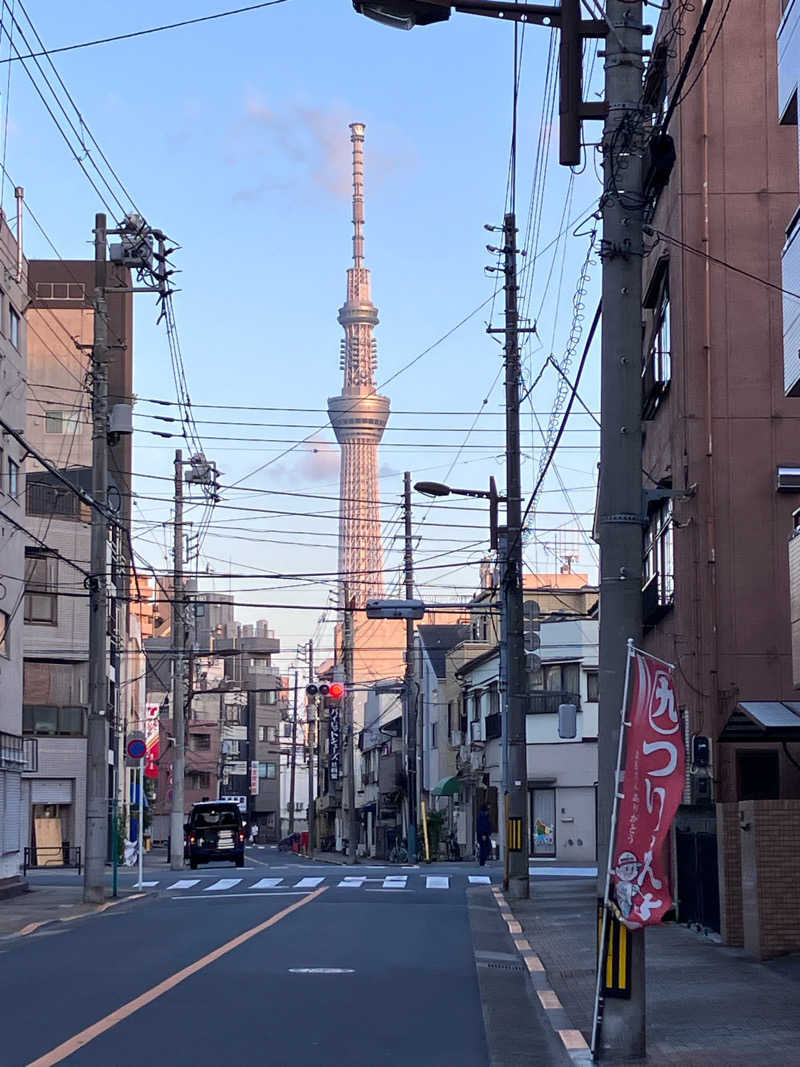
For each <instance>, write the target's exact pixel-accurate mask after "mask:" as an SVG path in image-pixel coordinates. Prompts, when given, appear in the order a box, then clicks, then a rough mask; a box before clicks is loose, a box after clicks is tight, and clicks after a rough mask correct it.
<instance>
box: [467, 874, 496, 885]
mask: <svg viewBox="0 0 800 1067" xmlns="http://www.w3.org/2000/svg"><path fill="white" fill-rule="evenodd" d="M469 884H470V885H491V884H492V880H491V878H490V877H489V875H488V874H471V875H470V876H469Z"/></svg>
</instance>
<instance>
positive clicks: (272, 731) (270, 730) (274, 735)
mask: <svg viewBox="0 0 800 1067" xmlns="http://www.w3.org/2000/svg"><path fill="white" fill-rule="evenodd" d="M277 740H278V728H277V727H276V726H268V727H267V741H268V742H269V743H270V744H271V745H274V744H275V742H276V741H277Z"/></svg>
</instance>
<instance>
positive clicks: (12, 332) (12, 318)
mask: <svg viewBox="0 0 800 1067" xmlns="http://www.w3.org/2000/svg"><path fill="white" fill-rule="evenodd" d="M8 336H9V337H10V339H11V344H12V345H13V346H14V348H19V315H18V314H17V312H16V311H15V310H14V308H12V307H9V309H8Z"/></svg>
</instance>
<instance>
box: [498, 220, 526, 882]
mask: <svg viewBox="0 0 800 1067" xmlns="http://www.w3.org/2000/svg"><path fill="white" fill-rule="evenodd" d="M503 253H504V268H503V269H504V273H505V357H506V359H505V362H506V497H507V499H506V543H507V545H508V551H507V552H506V553H505V560H504V562H505V566H504V568H503V574H502V582H503V604H504V621H505V638H506V646H505V647H506V657H505V664H506V722H505V725H506V731H505V733H506V736H507V738H508V756H507V760H508V815H509V818H510V819H515V820H517V819H518V820H521V822H519V823H517V826H518V827H520V829H521V838H522V840H521V845H522V848H521V849H520V850H518V851H514V852H510V853H509V856H508V865H507V866H508V892H509V893H510V894H511V896H513V897H527V896H530V875H529V873H528V757H527V746H526V743H525V717H526V712H527V708H526V690H527V677H526V671H525V640H524V633H523V614H522V599H523V597H522V480H521V474H520V441H519V381H520V365H519V316H518V311H517V221H516V216H515V215H514V214H513V212H512V213H510V214H508V215H506V216H505V218H504V220H503ZM505 838H506V848H508V827H506V828H505Z"/></svg>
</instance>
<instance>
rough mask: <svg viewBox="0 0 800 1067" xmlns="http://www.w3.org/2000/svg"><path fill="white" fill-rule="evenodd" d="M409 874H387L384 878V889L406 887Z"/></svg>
mask: <svg viewBox="0 0 800 1067" xmlns="http://www.w3.org/2000/svg"><path fill="white" fill-rule="evenodd" d="M407 881H408V875H407V874H387V875H386V877H385V878H384V880H383V888H384V889H405V887H406V882H407Z"/></svg>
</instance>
